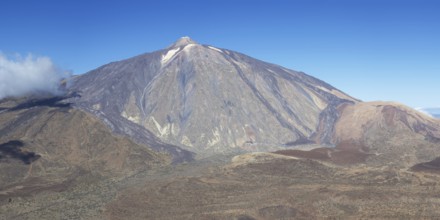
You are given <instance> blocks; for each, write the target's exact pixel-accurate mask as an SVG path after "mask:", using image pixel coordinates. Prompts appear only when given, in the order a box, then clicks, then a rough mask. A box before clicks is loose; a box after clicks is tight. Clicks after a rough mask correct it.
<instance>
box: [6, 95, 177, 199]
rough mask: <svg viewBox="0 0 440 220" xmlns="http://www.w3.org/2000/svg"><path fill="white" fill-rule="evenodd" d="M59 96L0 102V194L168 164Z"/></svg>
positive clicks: (121, 173) (52, 186) (55, 187)
mask: <svg viewBox="0 0 440 220" xmlns="http://www.w3.org/2000/svg"><path fill="white" fill-rule="evenodd" d="M61 100H62V98H48V99H38V100H27V99H20V100H16V99H10V100H2V102H0V108H1V109H2V110H1V113H0V134H1V136H0V176H1V178H0V198H1V197H2V196H11V195H14V194H19V195H20V194H23V195H26V194H28V193H30V192H35V191H39V190H45V189H57V188H60V187H61V188H63V187H66V186H68V185H69V184H71V183H72V182H73V181H74V180H75V179H77V178H79V177H81V176H86V175H89V174H92V176H94V177H95V178H99V177H118V176H125V175H129V174H132V173H135V172H137V171H140V170H145V169H151V168H153V167H157V166H160V165H166V164H169V163H170V158H169V157H168V156H166V155H164V154H160V153H157V152H154V151H152V150H151V149H150V148H149V147H147V146H142V145H138V144H136V143H134V142H133V141H131V140H130V139H128V138H126V137H122V136H115V135H114V134H112V132H111V130H110V129H109V128H108V127H107V126H105V125H104V124H103V123H102V122H101V121H99V120H98V119H97V118H96V117H94V116H93V115H90V114H88V113H85V112H83V111H80V110H77V109H74V108H71V107H70V106H69V105H68V104H66V103H61V102H59V101H61Z"/></svg>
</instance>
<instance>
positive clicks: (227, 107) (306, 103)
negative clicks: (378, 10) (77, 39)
mask: <svg viewBox="0 0 440 220" xmlns="http://www.w3.org/2000/svg"><path fill="white" fill-rule="evenodd" d="M70 90H72V91H78V92H79V93H80V94H81V98H79V99H78V100H76V105H77V106H79V107H80V108H82V109H85V110H87V111H89V112H92V113H94V114H96V115H98V116H99V117H100V118H101V119H103V120H104V121H106V122H107V124H108V125H109V126H110V127H112V129H114V130H116V131H117V132H119V133H124V134H127V135H129V136H131V137H134V138H135V139H136V140H137V141H141V142H142V141H144V140H146V139H151V138H154V139H156V140H159V139H160V140H163V141H164V142H166V143H168V144H173V145H178V146H180V147H182V148H184V149H186V150H188V151H191V152H196V153H198V154H201V155H211V154H214V153H224V152H228V151H237V150H239V151H243V150H244V151H256V150H273V149H276V148H277V147H275V146H287V145H295V144H302V143H312V142H313V143H320V144H329V145H332V144H334V143H333V140H332V139H333V137H332V135H333V133H334V132H333V125H334V123H335V121H336V120H337V118H338V111H337V106H339V105H340V104H342V103H355V102H357V100H356V99H354V98H352V97H350V96H348V95H346V94H344V93H343V92H341V91H339V90H337V89H336V88H334V87H332V86H330V85H328V84H327V83H325V82H322V81H320V80H318V79H316V78H313V77H311V76H308V75H306V74H304V73H301V72H296V71H293V70H289V69H286V68H283V67H281V66H278V65H274V64H270V63H266V62H263V61H260V60H257V59H254V58H251V57H249V56H246V55H243V54H241V53H237V52H234V51H230V50H225V49H219V48H215V47H212V46H208V45H200V44H197V43H195V42H194V41H192V40H191V39H189V38H188V37H184V38H181V39H179V40H178V41H177V42H176V43H174V44H172V45H171V46H170V47H168V48H166V49H163V50H159V51H155V52H152V53H146V54H143V55H139V56H136V57H133V58H130V59H127V60H122V61H118V62H113V63H110V64H107V65H104V66H102V67H99V68H98V69H95V70H92V71H90V72H88V73H86V74H84V75H81V76H78V77H76V78H74V79H73V81H72V86H71V87H70ZM154 136H156V137H158V138H155V137H154ZM150 145H151V144H150ZM173 154H175V156H177V157H189V156H190V155H189V153H188V152H186V151H184V150H178V149H175V150H173Z"/></svg>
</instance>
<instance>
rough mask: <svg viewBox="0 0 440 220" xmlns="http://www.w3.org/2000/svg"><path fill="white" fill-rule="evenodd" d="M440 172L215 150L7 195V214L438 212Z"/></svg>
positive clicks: (372, 215) (376, 215) (0, 202)
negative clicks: (63, 186) (129, 172)
mask: <svg viewBox="0 0 440 220" xmlns="http://www.w3.org/2000/svg"><path fill="white" fill-rule="evenodd" d="M439 181H440V176H437V175H435V174H429V173H415V172H410V171H407V170H397V169H393V168H390V167H376V168H368V167H365V166H362V165H360V166H352V167H340V166H336V165H332V164H326V163H322V162H318V161H314V160H308V159H297V158H293V157H287V156H282V155H275V154H270V153H254V154H247V155H240V156H237V157H234V158H233V157H232V156H223V157H217V158H215V157H213V158H209V159H206V160H204V161H196V162H192V163H187V164H181V165H178V166H175V167H163V168H159V169H156V170H150V171H144V172H140V173H138V174H136V175H133V176H130V177H125V178H121V179H99V178H96V177H94V176H93V175H85V176H82V177H80V178H79V179H77V180H76V181H75V183H72V185H73V186H72V187H70V188H68V189H67V190H63V191H60V192H57V191H51V190H44V191H38V190H36V191H35V192H32V193H30V194H29V195H26V196H15V197H14V196H11V195H12V194H9V195H8V194H1V195H0V213H1V214H0V216H1V219H80V218H82V219H241V220H245V219H322V218H336V219H338V218H353V219H383V218H387V219H424V218H427V219H431V218H440V186H439V185H438V182H439Z"/></svg>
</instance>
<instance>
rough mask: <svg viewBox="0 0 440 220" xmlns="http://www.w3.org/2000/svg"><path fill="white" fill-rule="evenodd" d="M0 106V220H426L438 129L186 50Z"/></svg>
mask: <svg viewBox="0 0 440 220" xmlns="http://www.w3.org/2000/svg"><path fill="white" fill-rule="evenodd" d="M62 87H63V88H64V89H65V95H63V96H55V97H53V96H46V97H44V96H41V95H40V96H36V97H22V98H6V99H3V100H0V219H241V220H243V219H327V218H335V219H384V218H394V219H421V218H422V219H424V218H432V217H433V216H440V211H439V210H440V201H439V199H438V195H439V194H440V190H439V188H438V187H437V185H438V182H439V181H440V175H439V174H440V165H439V164H440V163H439V161H440V120H439V119H435V118H433V117H430V116H429V115H426V114H424V113H421V112H419V111H417V110H414V109H412V108H409V107H406V106H404V105H401V104H399V103H393V102H380V101H377V102H362V101H360V100H357V99H356V98H353V97H351V96H349V95H347V94H345V93H343V92H342V91H340V90H338V89H336V88H334V87H332V86H331V85H329V84H327V83H325V82H323V81H321V80H319V79H316V78H314V77H312V76H309V75H306V74H305V73H302V72H297V71H294V70H289V69H286V68H284V67H281V66H278V65H275V64H270V63H266V62H263V61H259V60H257V59H254V58H251V57H249V56H246V55H244V54H241V53H238V52H234V51H231V50H227V49H221V48H217V47H213V46H209V45H202V44H198V43H196V42H195V41H193V40H191V39H190V38H188V37H184V38H181V39H179V40H178V41H177V42H175V43H174V44H172V45H170V46H169V47H167V48H165V49H163V50H158V51H154V52H151V53H146V54H142V55H139V56H136V57H133V58H129V59H126V60H122V61H117V62H112V63H109V64H106V65H104V66H101V67H99V68H97V69H95V70H92V71H90V72H88V73H86V74H83V75H79V76H75V77H74V78H72V79H70V80H67V81H64V82H63V83H62Z"/></svg>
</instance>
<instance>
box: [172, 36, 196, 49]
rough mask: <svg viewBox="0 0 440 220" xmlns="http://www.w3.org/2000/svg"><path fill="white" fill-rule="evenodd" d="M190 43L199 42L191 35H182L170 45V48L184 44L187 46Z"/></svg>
mask: <svg viewBox="0 0 440 220" xmlns="http://www.w3.org/2000/svg"><path fill="white" fill-rule="evenodd" d="M188 44H197V42H195V41H194V40H192V39H191V38H190V37H188V36H185V37H181V38H179V39H178V40H177V41H176V42H174V43H173V44H172V45H171V46H169V47H168V48H176V47H182V46H186V45H188Z"/></svg>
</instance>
